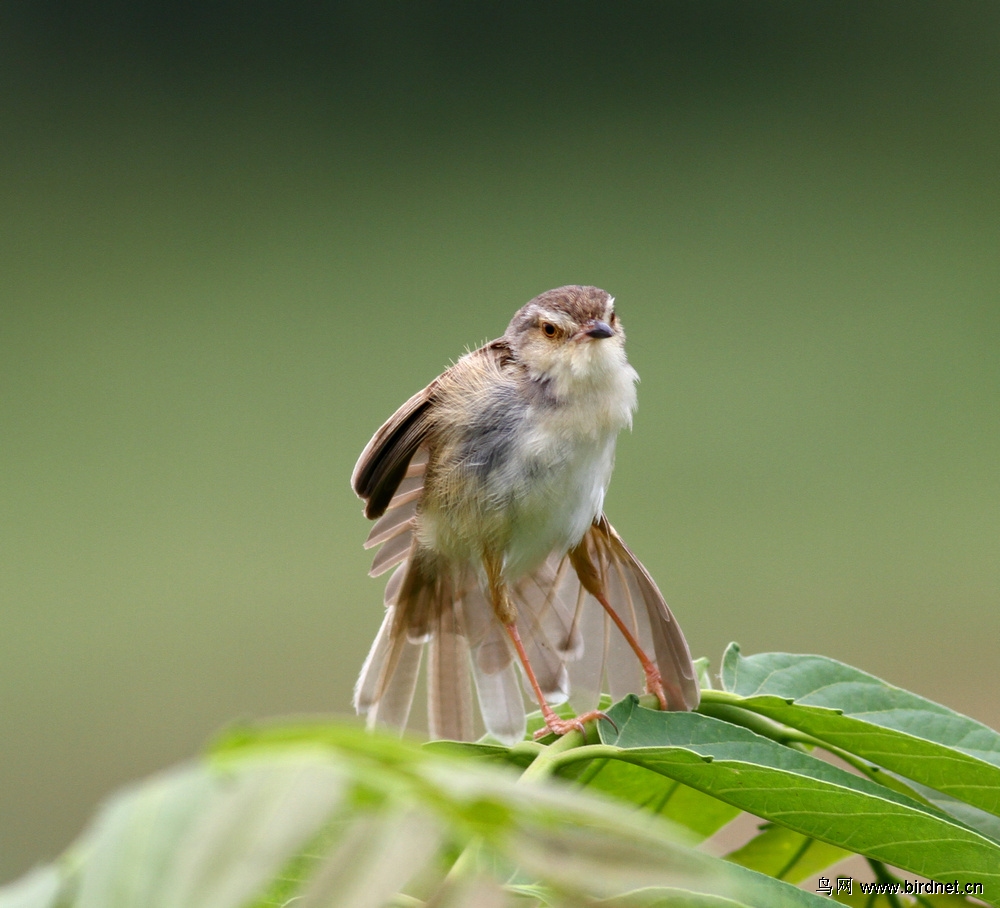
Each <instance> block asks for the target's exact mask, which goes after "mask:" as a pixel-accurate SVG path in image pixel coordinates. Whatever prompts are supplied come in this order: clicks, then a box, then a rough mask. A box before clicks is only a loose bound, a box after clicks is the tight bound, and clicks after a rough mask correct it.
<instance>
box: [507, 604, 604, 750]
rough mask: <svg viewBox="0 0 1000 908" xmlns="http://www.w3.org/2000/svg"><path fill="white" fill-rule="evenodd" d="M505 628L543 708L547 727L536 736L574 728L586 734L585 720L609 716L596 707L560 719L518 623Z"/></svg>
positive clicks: (561, 732) (564, 731) (560, 732)
mask: <svg viewBox="0 0 1000 908" xmlns="http://www.w3.org/2000/svg"><path fill="white" fill-rule="evenodd" d="M504 629H505V630H506V631H507V635H508V636H509V637H510V639H511V640H512V641H513V643H514V649H516V650H517V657H518V658H519V659H520V660H521V665H523V666H524V673H525V674H526V675H527V676H528V683H529V684H530V685H531V689H532V690H533V691H534V692H535V699H536V700H537V701H538V705H539V706H540V707H541V708H542V716H543V717H544V719H545V728H540V729H539V730H538V731H536V732H535V737H536V738H541V737H543V736H544V735H547V734H548V733H549V732H552V733H553V734H556V735H564V734H566V732H568V731H572V730H573V729H574V728H575V729H577V731H579V732H580V734H586V732H585V731H584V728H583V723H584V722H590V721H591V720H593V719H607V718H608V717H607V716H606V715H605V714H604V713H602V712H601V711H600V710H597V709H595V710H592V711H591V712H589V713H584V714H583V715H582V716H577V717H576V718H574V719H560V718H559V717H558V716H557V715H556V714H555V712H553V710H552V707H551V706H549V704H548V703H546V702H545V696H544V695H543V694H542V688H541V687H540V686H539V684H538V679H537V678H536V677H535V672H534V670H533V669H532V668H531V663H530V662H529V661H528V654H527V653H526V652H525V651H524V644H523V643H522V642H521V635H520V634H519V633H518V631H517V625H516V624H515V623H514V622H513V621H512V622H511V623H510V624H505V625H504ZM609 721H610V720H609Z"/></svg>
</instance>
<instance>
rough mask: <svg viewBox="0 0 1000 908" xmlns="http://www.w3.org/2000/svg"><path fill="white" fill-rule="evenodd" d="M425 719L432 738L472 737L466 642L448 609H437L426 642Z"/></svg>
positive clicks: (472, 725)
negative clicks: (427, 641) (435, 621)
mask: <svg viewBox="0 0 1000 908" xmlns="http://www.w3.org/2000/svg"><path fill="white" fill-rule="evenodd" d="M427 722H428V725H429V729H430V734H431V737H432V738H449V739H451V740H453V741H468V740H471V739H472V738H473V737H474V736H475V725H474V723H473V716H472V691H471V679H470V677H469V644H468V641H467V640H466V638H465V635H464V634H463V633H462V632H461V629H460V628H459V627H458V624H457V620H456V614H455V611H454V609H451V608H445V609H442V610H441V611H440V613H439V615H438V622H437V627H436V628H435V630H434V632H433V634H432V636H431V639H430V643H429V649H428V658H427Z"/></svg>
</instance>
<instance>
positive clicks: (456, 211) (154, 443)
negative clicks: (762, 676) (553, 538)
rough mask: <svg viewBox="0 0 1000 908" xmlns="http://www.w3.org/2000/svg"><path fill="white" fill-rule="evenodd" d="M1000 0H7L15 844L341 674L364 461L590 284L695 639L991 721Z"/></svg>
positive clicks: (681, 608) (4, 293)
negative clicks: (467, 353)
mask: <svg viewBox="0 0 1000 908" xmlns="http://www.w3.org/2000/svg"><path fill="white" fill-rule="evenodd" d="M998 35H1000V11H998V7H997V6H996V5H995V4H989V3H980V2H965V0H958V2H951V0H949V2H929V3H922V4H919V5H916V6H915V5H913V4H909V3H900V2H888V3H881V4H878V5H877V6H873V5H871V4H867V3H862V2H857V0H848V2H836V3H834V2H818V3H810V4H808V5H802V4H792V3H788V2H784V0H764V2H755V3H753V4H747V3H745V2H742V0H740V2H737V0H720V2H713V3H711V4H705V3H697V2H676V0H670V2H664V3H647V2H639V3H635V4H630V5H629V7H628V9H627V10H623V9H621V8H619V7H616V6H613V5H609V4H602V3H596V2H584V3H572V4H571V3H568V2H564V0H558V2H553V3H547V4H545V5H543V6H539V5H538V4H535V3H527V2H519V0H515V2H509V3H503V4H499V3H477V4H475V5H469V4H459V3H423V4H418V5H405V4H399V3H384V2H374V3H369V2H365V3H362V2H359V0H351V2H347V0H345V2H312V0H310V2H305V3H297V4H285V5H277V4H268V3H261V2H251V3H243V4H235V3H232V2H228V0H224V2H219V3H208V4H206V3H195V2H187V0H185V2H180V3H171V4H162V3H160V4H156V3H143V2H134V3H125V2H122V0H102V2H89V3H72V2H67V0H11V2H6V3H4V4H0V129H2V130H3V136H4V141H3V142H2V143H0V165H2V166H0V193H2V196H3V199H4V203H3V205H2V206H0V300H2V304H0V337H2V338H3V341H4V354H3V356H2V357H0V389H2V390H0V427H2V431H3V441H4V443H3V445H0V474H2V476H3V482H0V513H2V514H3V519H2V521H0V551H2V560H3V564H2V570H0V600H2V601H3V603H4V614H3V617H4V633H3V635H2V639H0V699H2V701H3V703H4V709H3V710H2V711H0V739H2V740H3V741H4V747H3V748H0V779H2V780H3V782H2V783H0V815H2V816H3V817H4V818H5V822H4V824H3V828H0V878H9V877H10V876H12V875H14V874H16V873H20V872H21V871H23V870H24V869H26V868H27V867H29V866H31V864H32V862H34V861H37V860H40V859H47V858H51V857H52V856H54V855H55V854H57V853H58V852H59V851H60V850H61V849H62V848H63V846H64V845H65V843H66V842H67V841H68V840H69V837H70V836H71V835H72V833H73V831H74V830H76V829H78V828H79V827H80V825H81V824H82V823H83V822H84V820H85V818H86V816H87V815H88V814H89V812H90V810H91V809H92V805H93V804H94V803H95V802H96V801H97V800H98V799H99V798H100V797H102V796H103V794H104V793H105V792H106V791H108V790H110V789H112V788H113V787H117V786H119V785H121V784H123V783H124V782H125V781H127V780H129V779H134V778H138V777H141V776H144V775H146V774H148V773H149V772H151V771H153V769H154V768H155V767H158V766H163V765H166V764H167V763H169V762H171V761H174V760H178V759H180V758H182V757H183V756H184V755H185V754H188V753H190V752H191V751H192V749H193V748H194V747H196V746H197V744H198V742H199V741H201V740H204V738H205V736H206V735H208V734H210V733H211V732H212V730H213V729H216V728H218V727H219V726H220V725H221V724H222V723H224V722H226V721H228V720H229V719H230V717H232V716H247V717H253V716H261V715H274V714H289V713H296V712H311V713H314V712H321V711H322V712H327V711H330V710H339V711H347V710H348V709H349V700H350V690H351V685H352V683H353V680H354V677H355V674H356V672H357V669H358V667H359V665H360V664H361V661H362V659H363V657H364V652H365V650H366V648H367V646H368V643H369V642H370V639H371V637H372V635H373V634H374V632H375V629H376V627H377V625H378V622H379V621H380V619H381V609H380V607H379V601H380V598H381V590H380V589H379V588H378V585H377V584H374V583H372V582H371V581H369V580H368V579H367V577H366V571H367V566H368V565H367V559H366V557H365V555H364V553H363V551H362V550H361V545H360V543H361V541H362V539H363V538H364V535H365V532H366V528H365V527H364V526H363V523H364V521H363V520H362V519H361V518H360V517H359V516H358V512H359V507H358V502H357V501H356V500H355V499H354V497H353V496H352V495H351V493H350V491H349V489H348V485H347V480H348V476H349V475H350V471H351V467H352V465H353V463H354V459H355V458H356V456H357V454H358V453H359V452H360V450H361V448H362V447H363V446H364V443H365V442H366V440H367V439H368V437H369V436H370V434H371V432H372V431H374V429H375V428H376V427H377V426H378V425H380V424H381V422H382V421H383V419H384V418H385V417H386V416H388V414H389V413H391V412H392V411H393V410H394V408H395V407H396V406H398V404H399V403H400V402H401V401H402V400H404V399H405V398H406V397H408V396H409V395H410V394H411V393H413V392H414V391H416V390H417V389H418V388H419V387H422V386H423V384H425V383H426V382H427V381H428V380H430V379H431V378H433V376H434V375H436V374H437V373H438V372H439V371H440V369H441V367H442V366H444V365H445V364H446V363H447V362H448V361H449V359H453V358H455V357H457V356H458V355H459V354H460V353H461V352H462V350H463V349H464V348H465V347H467V346H473V345H475V344H477V343H478V342H480V341H482V340H484V339H486V338H488V337H494V336H496V335H498V334H499V333H500V332H501V331H502V330H503V328H504V325H505V324H506V322H507V320H508V318H509V316H510V315H511V313H512V312H513V311H514V310H515V309H516V308H517V307H519V306H520V305H521V304H523V303H524V302H525V301H526V300H527V299H528V298H530V297H531V296H533V295H535V294H536V293H538V292H539V291H542V290H545V289H547V288H549V287H553V286H557V285H559V284H563V283H567V282H588V283H595V284H599V285H601V286H604V287H606V288H607V289H608V290H609V291H611V292H612V293H614V294H615V295H616V297H617V298H618V307H619V311H620V312H621V314H622V318H623V320H624V322H625V325H626V327H627V329H628V332H629V341H628V344H629V355H630V358H631V359H632V361H633V363H634V364H635V365H636V367H637V369H638V371H639V373H640V375H641V376H642V384H641V386H640V391H639V395H640V397H639V400H640V409H639V412H638V414H637V418H636V425H635V432H634V434H633V435H632V436H628V437H623V438H622V440H621V443H620V445H619V457H618V469H617V471H616V475H615V478H614V481H613V483H612V487H611V490H610V495H609V498H608V507H609V513H610V516H611V518H612V520H613V522H614V523H615V525H616V526H617V527H618V528H619V529H620V530H621V531H622V533H623V535H624V536H625V538H626V539H627V540H628V542H629V544H630V545H631V546H632V547H633V548H634V549H636V551H637V553H638V554H639V555H640V557H641V558H642V560H643V562H644V563H645V564H646V565H647V566H648V567H649V568H650V570H651V572H652V573H653V575H654V576H655V577H656V578H657V582H658V584H659V585H660V587H661V588H662V589H663V590H664V591H665V593H666V595H667V598H668V600H669V601H670V603H671V606H672V608H673V610H674V612H675V613H676V614H677V615H678V618H679V619H680V621H681V622H682V624H683V626H684V628H685V631H686V633H687V635H688V638H689V639H690V640H691V642H692V645H693V648H694V649H695V651H696V652H714V651H716V650H718V649H721V647H722V646H723V645H724V644H725V643H726V641H728V640H729V639H732V638H733V637H738V638H739V639H741V640H743V641H744V642H745V643H746V644H747V645H748V646H751V647H753V648H754V649H755V650H762V649H787V650H789V651H816V650H821V651H822V652H825V653H829V654H830V655H832V656H835V657H837V658H840V659H843V660H845V661H847V662H850V663H852V664H857V665H859V666H862V667H863V668H865V669H867V670H869V671H876V672H878V673H880V674H882V675H885V676H887V677H893V678H895V679H898V680H899V682H900V683H901V684H904V685H905V686H907V687H910V688H912V689H914V690H918V691H919V692H920V693H922V694H925V695H929V696H933V697H934V698H935V699H937V700H941V701H944V702H948V703H952V704H954V705H955V706H956V707H957V708H959V709H960V710H961V711H963V712H966V713H969V714H971V715H974V716H976V717H977V718H980V719H984V720H986V721H989V722H990V723H991V724H994V725H996V724H997V723H998V722H1000V712H998V709H1000V696H998V695H997V690H996V681H995V677H994V673H992V672H990V671H984V669H983V666H989V665H991V664H993V663H994V661H995V652H994V651H995V640H996V639H997V635H998V633H1000V627H998V621H1000V618H998V614H997V611H996V607H995V606H996V592H997V589H998V588H1000V550H998V540H1000V507H997V502H998V498H1000V495H998V493H1000V472H998V471H997V469H996V464H997V463H998V462H1000V357H998V356H997V350H998V349H1000V300H998V290H997V288H998V287H1000V258H998V256H997V255H996V250H997V249H998V248H1000V176H998V175H1000V160H998V154H1000V151H998V149H1000V128H998V127H1000V68H998V66H997V62H996V42H997V37H998ZM873 627H874V628H875V629H876V630H875V632H872V628H873ZM862 628H863V630H861V629H862ZM108 741H115V742H116V746H115V747H113V748H108V747H107V742H108ZM657 784H658V785H659V784H666V783H665V782H664V783H657ZM689 797H691V798H692V799H694V795H689ZM719 809H720V810H721V809H724V808H719ZM15 830H16V831H15Z"/></svg>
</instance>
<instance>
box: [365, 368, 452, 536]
mask: <svg viewBox="0 0 1000 908" xmlns="http://www.w3.org/2000/svg"><path fill="white" fill-rule="evenodd" d="M437 384H438V379H435V380H434V381H432V382H431V383H430V384H429V385H428V386H427V387H426V388H424V389H423V390H422V391H418V392H417V393H416V394H414V395H413V397H411V398H410V399H409V400H408V401H407V402H406V403H405V404H403V406H401V407H400V408H399V409H398V410H397V411H396V412H395V413H393V415H392V416H390V417H389V419H388V420H387V421H386V423H385V424H384V425H383V426H382V427H381V428H380V429H379V430H378V431H377V432H376V433H375V434H374V435H373V436H372V439H371V441H369V442H368V444H367V445H366V446H365V449H364V450H363V451H362V452H361V456H360V457H359V458H358V462H357V464H355V466H354V473H353V474H352V476H351V487H352V488H353V489H354V491H355V493H357V495H358V497H359V498H361V499H363V500H364V502H365V516H366V517H368V518H370V519H374V518H376V517H381V516H382V514H383V513H385V510H386V508H387V507H388V506H389V504H390V501H391V499H392V497H393V496H394V495H395V494H396V490H397V488H398V487H399V484H400V482H401V481H402V480H403V478H404V477H405V476H406V472H407V468H408V467H409V465H410V462H411V460H412V459H413V455H414V454H416V452H417V449H418V448H419V447H420V446H421V444H423V442H424V441H425V440H426V438H427V433H428V431H429V429H430V420H429V414H430V410H431V406H432V404H433V401H434V391H435V389H436V387H437ZM421 486H422V483H421Z"/></svg>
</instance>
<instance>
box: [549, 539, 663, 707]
mask: <svg viewBox="0 0 1000 908" xmlns="http://www.w3.org/2000/svg"><path fill="white" fill-rule="evenodd" d="M568 554H569V560H570V564H572V565H573V569H574V570H575V571H576V576H577V577H579V578H580V583H581V584H582V585H583V588H584V589H585V590H586V591H587V592H588V593H590V595H591V596H593V597H594V598H595V599H596V600H597V601H598V602H600V603H601V605H602V606H603V607H604V611H606V612H607V613H608V616H609V617H610V618H611V620H612V621H614V623H615V626H616V627H617V628H618V630H619V631H620V632H621V635H622V636H623V637H624V638H625V642H626V643H628V645H629V646H630V647H632V652H634V653H635V654H636V656H637V657H638V659H639V662H640V663H641V665H642V671H643V674H645V676H646V690H647V691H648V692H649V693H651V694H656V699H657V700H659V701H660V709H667V695H666V692H665V691H664V689H663V676H662V675H661V674H660V670H659V669H658V668H657V667H656V663H655V662H653V660H652V659H650V658H649V656H647V655H646V651H645V650H644V649H643V648H642V646H641V645H640V644H639V641H638V640H637V639H636V637H635V634H633V633H632V631H631V630H629V627H628V625H626V624H625V622H624V621H622V619H621V616H620V615H619V614H618V612H616V611H615V609H614V607H613V606H612V605H611V603H610V602H609V601H608V597H607V596H606V595H605V593H604V580H603V578H602V577H601V574H600V573H599V572H598V570H597V567H596V566H595V565H594V561H593V559H592V558H591V556H590V552H589V551H588V550H587V541H586V537H584V539H583V540H582V541H581V542H580V544H579V545H578V546H577V547H576V548H574V549H570V551H569V553H568Z"/></svg>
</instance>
